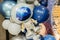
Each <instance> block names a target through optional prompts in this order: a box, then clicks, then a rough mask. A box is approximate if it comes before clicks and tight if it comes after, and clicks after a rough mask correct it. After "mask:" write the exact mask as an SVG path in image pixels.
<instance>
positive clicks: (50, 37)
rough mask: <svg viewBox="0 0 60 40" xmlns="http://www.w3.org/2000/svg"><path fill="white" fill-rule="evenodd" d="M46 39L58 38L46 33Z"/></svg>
mask: <svg viewBox="0 0 60 40" xmlns="http://www.w3.org/2000/svg"><path fill="white" fill-rule="evenodd" d="M44 40H56V39H55V37H54V36H52V35H46V36H45V37H44Z"/></svg>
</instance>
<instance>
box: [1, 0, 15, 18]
mask: <svg viewBox="0 0 60 40" xmlns="http://www.w3.org/2000/svg"><path fill="white" fill-rule="evenodd" d="M13 6H15V2H13V1H5V2H3V4H2V10H3V12H4V15H5V18H10V15H11V9H12V7H13Z"/></svg>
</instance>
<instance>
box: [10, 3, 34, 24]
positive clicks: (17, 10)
mask: <svg viewBox="0 0 60 40" xmlns="http://www.w3.org/2000/svg"><path fill="white" fill-rule="evenodd" d="M33 7H34V5H33V4H25V3H20V4H17V5H16V6H15V7H13V9H12V11H11V18H12V20H14V21H15V23H18V24H20V23H23V22H26V21H28V20H29V19H30V18H31V17H32V14H33Z"/></svg>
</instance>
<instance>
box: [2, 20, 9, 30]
mask: <svg viewBox="0 0 60 40" xmlns="http://www.w3.org/2000/svg"><path fill="white" fill-rule="evenodd" d="M9 24H10V20H4V21H3V23H2V27H3V28H4V29H6V30H7V29H8V26H9Z"/></svg>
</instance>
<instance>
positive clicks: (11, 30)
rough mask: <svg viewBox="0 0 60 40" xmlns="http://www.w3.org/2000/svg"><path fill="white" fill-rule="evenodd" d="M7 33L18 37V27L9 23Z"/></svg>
mask: <svg viewBox="0 0 60 40" xmlns="http://www.w3.org/2000/svg"><path fill="white" fill-rule="evenodd" d="M8 31H9V33H10V34H12V35H18V34H19V33H20V31H21V28H20V25H18V24H15V23H10V24H9V27H8Z"/></svg>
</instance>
